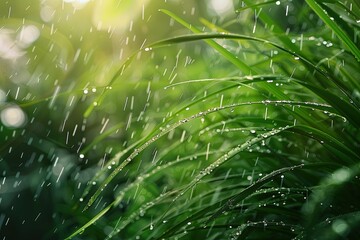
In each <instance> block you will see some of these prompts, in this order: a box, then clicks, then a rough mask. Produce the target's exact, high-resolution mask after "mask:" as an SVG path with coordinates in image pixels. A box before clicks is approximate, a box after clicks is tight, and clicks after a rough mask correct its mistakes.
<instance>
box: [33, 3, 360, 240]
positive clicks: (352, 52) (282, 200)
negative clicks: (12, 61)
mask: <svg viewBox="0 0 360 240" xmlns="http://www.w3.org/2000/svg"><path fill="white" fill-rule="evenodd" d="M234 6H235V8H237V10H236V12H237V15H236V16H232V17H226V16H225V17H224V18H220V19H216V18H214V19H213V20H212V21H211V22H210V21H209V20H205V19H203V18H200V19H199V22H198V21H197V19H191V20H190V21H189V22H188V21H187V20H186V17H180V16H179V14H176V13H174V11H169V10H167V9H161V10H160V12H159V13H158V14H159V15H162V16H163V17H166V18H167V19H172V20H171V21H172V24H178V27H180V26H181V27H182V28H178V29H180V30H179V31H181V33H180V34H175V35H173V36H171V37H169V38H164V39H163V40H158V41H154V42H153V43H149V42H147V43H146V44H143V45H141V47H140V49H139V50H137V51H134V52H132V53H131V54H129V56H130V57H129V58H128V59H126V60H125V61H123V62H122V63H121V66H120V67H119V66H116V67H111V69H110V74H106V77H104V78H105V79H110V80H108V81H105V82H106V83H105V84H104V85H103V86H102V87H101V90H102V91H96V94H94V96H92V97H91V99H90V100H88V101H87V102H86V104H80V103H79V104H78V106H79V108H80V110H81V111H79V112H81V113H82V114H83V116H84V119H87V120H89V121H93V122H94V125H95V126H94V129H96V130H94V131H98V130H99V129H100V135H98V136H96V134H93V135H92V137H91V139H92V140H91V141H90V142H89V143H86V144H85V145H86V147H81V150H80V151H79V152H77V153H76V154H80V155H79V156H80V160H81V161H83V160H84V159H88V160H89V161H93V163H95V164H96V160H97V159H100V161H99V163H98V164H97V166H95V167H94V164H93V165H91V167H89V166H88V165H87V164H83V166H81V164H80V168H77V170H78V171H83V172H85V171H86V169H88V170H90V173H89V174H88V176H89V175H91V179H88V180H87V186H86V187H82V188H81V189H80V190H74V189H75V188H76V187H75V186H76V183H77V179H76V176H73V177H70V178H71V180H72V181H73V186H70V187H69V189H68V191H69V192H74V193H73V194H72V199H73V200H72V202H71V203H68V204H70V205H71V204H72V208H71V210H70V208H66V209H65V210H63V211H62V214H63V215H64V216H65V217H64V218H66V219H68V218H71V217H72V218H73V220H70V221H68V222H67V224H68V226H71V228H72V229H74V230H73V231H72V233H70V234H68V235H66V237H67V239H82V238H84V239H98V238H105V239H205V238H206V239H226V238H228V239H247V238H248V239H266V238H274V239H343V238H345V239H355V238H356V237H357V236H358V235H359V233H360V232H359V226H360V203H359V201H358V198H359V193H358V191H357V189H358V188H359V185H360V180H359V177H358V176H359V171H360V165H359V160H360V155H359V151H358V149H359V147H360V134H359V127H360V122H359V121H358V119H359V117H360V107H359V106H360V92H359V89H360V88H359V77H360V74H359V69H360V48H359V42H358V38H359V33H360V32H359V19H360V6H359V4H358V3H357V1H355V0H349V1H347V2H345V3H342V2H340V1H335V0H334V1H320V0H307V1H306V2H303V1H256V2H255V3H254V2H253V1H234ZM234 17H236V19H234ZM249 19H255V20H253V21H251V24H249ZM283 19H293V20H292V21H288V22H285V21H283ZM181 29H182V30H181ZM104 65H105V64H104ZM74 71H75V70H74ZM94 71H95V70H94ZM95 72H97V71H95ZM97 73H98V72H97ZM79 74H80V73H79ZM110 75H111V76H110ZM125 80H128V82H127V83H126V84H127V85H129V86H130V87H128V89H131V91H133V92H132V93H131V94H130V95H132V97H127V98H126V100H125V105H124V107H122V106H121V108H123V112H124V113H126V114H125V115H126V117H118V118H117V120H118V122H116V123H113V125H112V126H111V127H110V128H108V129H107V130H106V131H105V130H104V129H105V128H106V125H107V121H109V119H110V117H108V118H105V117H103V118H102V124H101V125H100V127H99V126H97V127H96V123H97V122H99V121H98V120H99V119H100V118H101V117H102V116H103V112H105V115H106V116H108V115H107V110H106V109H111V107H112V103H111V102H112V101H114V99H116V97H118V95H119V94H122V93H124V92H125V91H124V90H123V86H122V84H124V81H125ZM80 83H81V82H80ZM80 83H76V84H80ZM82 85H85V86H86V87H85V88H86V89H85V90H88V89H90V88H89V86H88V84H85V82H83V84H82ZM82 88H83V86H81V87H80V86H76V87H74V88H73V89H71V90H70V91H69V92H70V93H64V94H65V95H69V96H70V95H71V94H74V93H75V92H76V91H80V90H81V89H82ZM74 89H75V90H74ZM97 89H99V88H97ZM81 91H82V90H81ZM139 91H142V93H139ZM144 91H145V97H142V96H141V94H143V92H144ZM80 94H81V92H80ZM135 95H136V97H134V96H135ZM53 97H54V96H53ZM51 99H54V98H49V101H50V105H51V102H52V101H51ZM134 102H136V103H134ZM31 104H34V102H32V103H31ZM113 114H115V115H116V116H117V114H118V112H113ZM106 119H107V120H106ZM64 125H65V123H64ZM121 129H122V131H121ZM124 129H125V130H124ZM119 131H120V136H116V134H119ZM113 135H115V136H116V137H115V139H112V138H111V136H113ZM104 139H108V140H109V139H110V140H113V141H111V142H106V141H105V140H104ZM118 139H120V140H121V141H120V142H119V141H118ZM55 145H59V144H58V143H55ZM79 149H80V147H79ZM72 151H74V150H72ZM104 153H105V156H104V157H101V156H102V155H103V154H104ZM74 168H75V166H74ZM82 168H84V169H82ZM59 178H60V177H59ZM68 201H69V202H70V200H68ZM71 211H73V212H71ZM68 226H63V225H62V224H60V223H59V224H58V225H57V227H58V228H59V229H61V230H60V231H62V232H65V228H68ZM62 235H63V236H64V235H65V234H62Z"/></svg>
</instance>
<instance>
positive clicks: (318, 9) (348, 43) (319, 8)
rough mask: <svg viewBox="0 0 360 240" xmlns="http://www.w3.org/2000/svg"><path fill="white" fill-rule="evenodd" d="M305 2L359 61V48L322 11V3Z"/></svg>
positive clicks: (309, 0) (314, 1)
mask: <svg viewBox="0 0 360 240" xmlns="http://www.w3.org/2000/svg"><path fill="white" fill-rule="evenodd" d="M306 3H307V4H308V5H309V6H310V7H311V8H312V10H314V12H315V13H316V14H317V15H318V16H319V17H320V18H321V20H323V21H324V23H325V24H326V25H327V26H328V27H329V28H330V29H331V30H333V31H334V32H335V34H336V35H337V36H338V37H339V38H340V40H341V41H342V42H343V43H344V44H345V45H346V46H347V47H348V48H349V50H350V52H351V53H352V54H353V55H354V56H355V57H356V59H357V60H358V62H360V49H359V47H358V46H356V44H355V43H354V42H353V41H352V40H351V39H350V38H349V36H348V35H347V34H346V33H345V32H344V31H343V30H342V29H341V27H339V26H338V25H337V23H336V22H335V21H333V20H332V19H331V18H330V17H329V15H328V14H327V13H326V12H325V11H324V9H323V7H322V4H321V3H320V2H318V1H316V0H306Z"/></svg>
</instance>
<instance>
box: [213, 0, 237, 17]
mask: <svg viewBox="0 0 360 240" xmlns="http://www.w3.org/2000/svg"><path fill="white" fill-rule="evenodd" d="M210 3H211V7H212V8H213V10H214V11H215V12H216V13H217V14H218V15H222V14H225V13H228V12H230V11H231V10H233V9H234V6H233V2H232V1H231V0H223V1H219V0H211V2H210Z"/></svg>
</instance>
